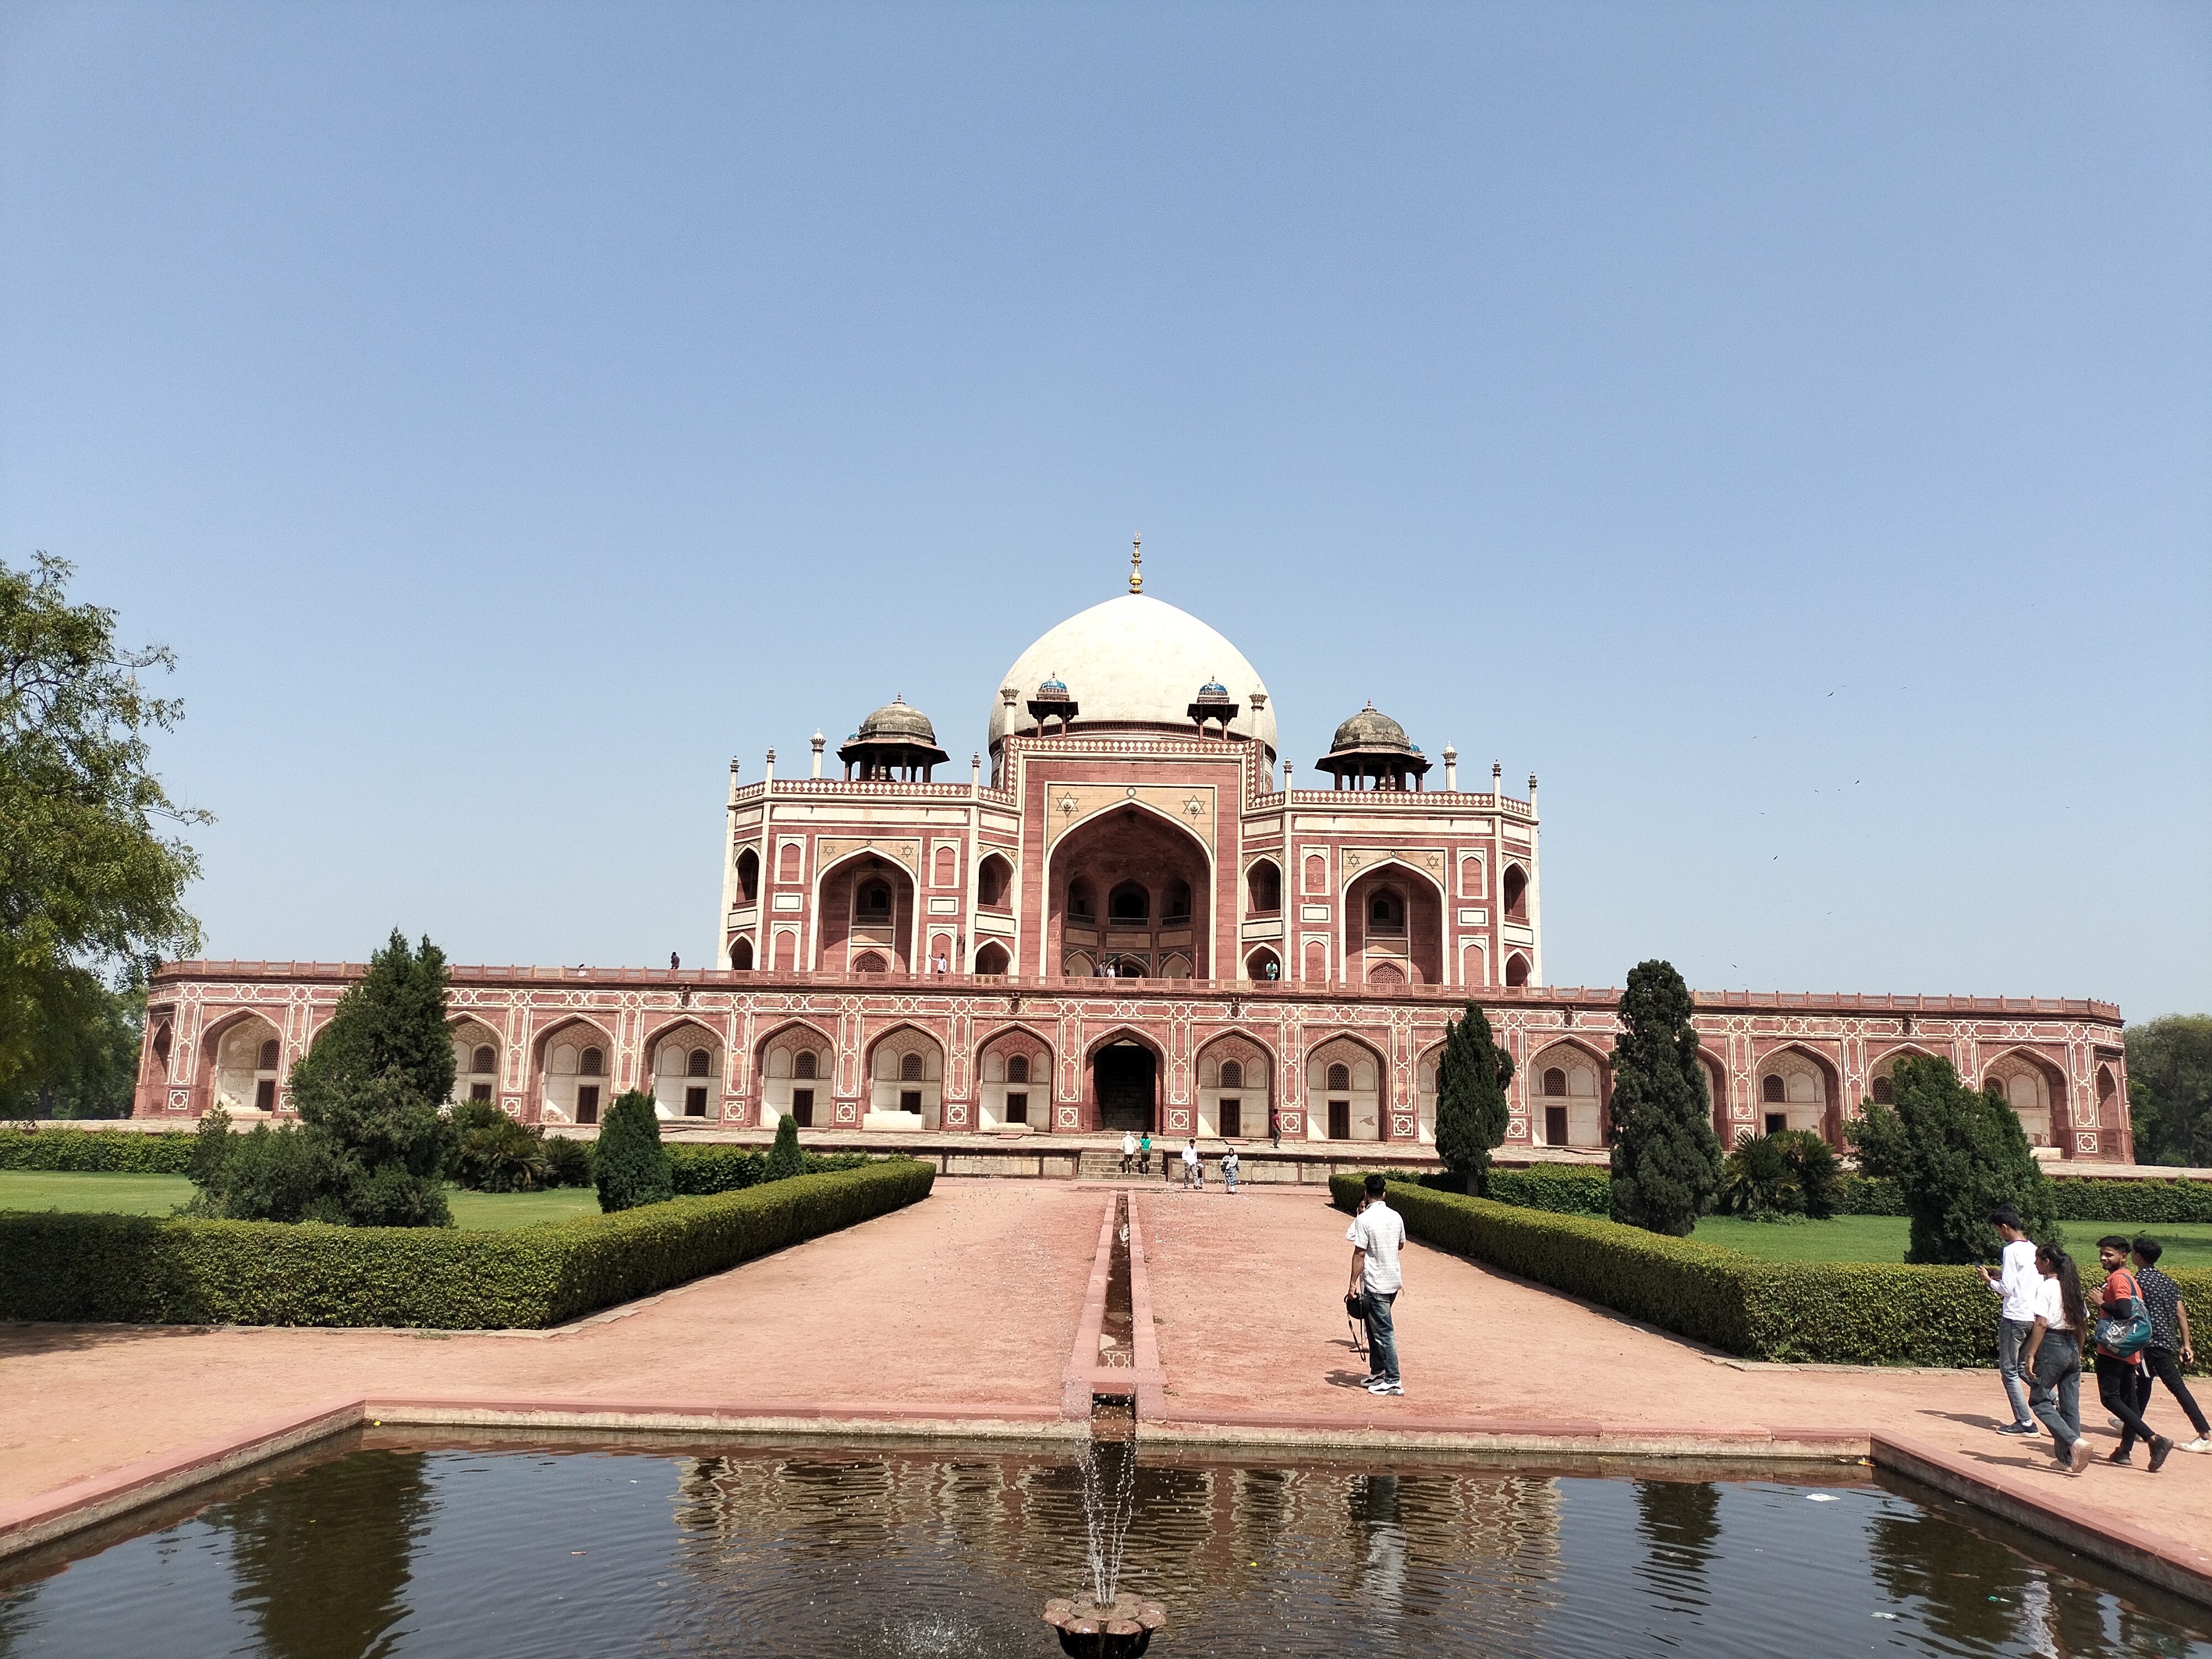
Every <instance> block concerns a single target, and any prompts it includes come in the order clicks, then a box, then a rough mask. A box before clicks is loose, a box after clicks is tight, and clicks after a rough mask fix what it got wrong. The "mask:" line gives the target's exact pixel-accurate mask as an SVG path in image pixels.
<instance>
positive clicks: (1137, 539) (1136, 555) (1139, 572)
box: [1129, 536, 1145, 593]
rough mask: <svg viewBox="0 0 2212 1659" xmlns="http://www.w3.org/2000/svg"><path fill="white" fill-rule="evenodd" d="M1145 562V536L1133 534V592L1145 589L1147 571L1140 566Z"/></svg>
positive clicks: (1131, 569)
mask: <svg viewBox="0 0 2212 1659" xmlns="http://www.w3.org/2000/svg"><path fill="white" fill-rule="evenodd" d="M1144 562H1145V538H1143V537H1142V536H1132V537H1130V538H1129V591H1130V592H1132V593H1141V592H1144V591H1145V573H1144V571H1143V569H1142V568H1140V567H1142V565H1143V564H1144Z"/></svg>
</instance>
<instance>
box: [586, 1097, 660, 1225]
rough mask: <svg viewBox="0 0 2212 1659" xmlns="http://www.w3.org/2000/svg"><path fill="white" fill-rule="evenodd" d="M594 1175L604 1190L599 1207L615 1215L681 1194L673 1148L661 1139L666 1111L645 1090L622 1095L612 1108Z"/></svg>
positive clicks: (602, 1132)
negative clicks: (670, 1162)
mask: <svg viewBox="0 0 2212 1659" xmlns="http://www.w3.org/2000/svg"><path fill="white" fill-rule="evenodd" d="M592 1181H593V1182H594V1183H595V1184H597V1186H598V1187H599V1208H600V1209H601V1210H602V1211H604V1212H606V1213H607V1214H609V1215H611V1214H613V1213H614V1212H616V1211H617V1210H634V1209H635V1208H637V1207H638V1206H640V1205H641V1204H659V1203H662V1202H664V1201H665V1200H668V1199H670V1198H672V1197H674V1196H675V1195H676V1186H675V1182H674V1180H673V1179H672V1178H671V1176H670V1174H669V1170H668V1152H667V1149H666V1148H665V1147H664V1146H662V1145H661V1144H660V1114H659V1112H657V1111H655V1110H654V1109H653V1097H652V1096H651V1095H649V1094H647V1093H646V1092H645V1091H643V1090H641V1089H631V1090H629V1091H626V1092H624V1093H623V1094H619V1095H617V1096H616V1097H615V1098H614V1103H613V1104H612V1105H611V1106H609V1107H608V1108H607V1115H606V1118H605V1121H603V1122H602V1123H601V1124H600V1125H599V1145H598V1146H597V1147H596V1148H595V1149H594V1150H593V1151H592Z"/></svg>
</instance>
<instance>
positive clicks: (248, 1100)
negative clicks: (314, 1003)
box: [193, 1008, 285, 1118]
mask: <svg viewBox="0 0 2212 1659" xmlns="http://www.w3.org/2000/svg"><path fill="white" fill-rule="evenodd" d="M278 1012H280V1013H281V1012H282V1010H279V1011H278ZM271 1041H274V1042H276V1065H274V1066H264V1065H263V1064H262V1061H263V1060H264V1058H265V1053H264V1051H265V1049H266V1047H267V1045H268V1044H269V1043H270V1042H271ZM197 1071H198V1073H199V1075H198V1078H197V1079H196V1080H195V1085H194V1091H193V1092H194V1094H195V1096H196V1097H197V1101H198V1104H199V1109H200V1113H201V1115H205V1114H206V1113H208V1112H211V1111H213V1110H215V1109H216V1108H217V1107H220V1108H222V1110H223V1111H225V1112H227V1113H228V1114H229V1115H231V1116H232V1117H234V1118H237V1117H253V1116H256V1115H258V1116H261V1117H274V1116H276V1115H277V1113H278V1112H280V1111H281V1110H283V1107H284V1105H285V1100H284V1071H285V1066H284V1031H283V1027H282V1026H280V1025H278V1024H276V1021H275V1020H274V1019H272V1018H270V1016H269V1014H268V1012H265V1011H264V1010H262V1009H259V1008H240V1009H239V1010H237V1011H236V1012H232V1013H229V1014H226V1015H224V1016H223V1017H222V1019H220V1020H218V1021H217V1022H216V1023H215V1024H212V1025H210V1026H209V1027H208V1029H207V1030H204V1031H203V1032H201V1033H200V1044H199V1054H198V1063H197Z"/></svg>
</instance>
